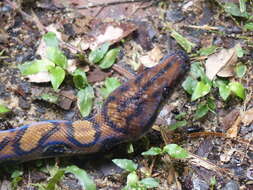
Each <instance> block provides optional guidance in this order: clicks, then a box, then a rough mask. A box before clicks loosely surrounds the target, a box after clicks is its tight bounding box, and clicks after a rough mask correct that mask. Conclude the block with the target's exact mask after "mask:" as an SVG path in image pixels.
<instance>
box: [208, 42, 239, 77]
mask: <svg viewBox="0 0 253 190" xmlns="http://www.w3.org/2000/svg"><path fill="white" fill-rule="evenodd" d="M236 61H237V54H236V50H235V47H233V48H231V49H222V50H221V51H219V52H218V53H215V54H212V55H210V56H209V57H208V59H207V60H206V63H205V67H206V75H207V77H208V78H209V79H210V80H212V79H213V78H214V77H215V75H218V76H220V77H230V76H233V73H234V69H233V65H234V64H235V63H236Z"/></svg>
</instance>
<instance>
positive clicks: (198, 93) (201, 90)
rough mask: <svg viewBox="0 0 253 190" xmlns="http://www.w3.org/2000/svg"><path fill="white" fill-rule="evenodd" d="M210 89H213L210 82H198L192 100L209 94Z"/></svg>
mask: <svg viewBox="0 0 253 190" xmlns="http://www.w3.org/2000/svg"><path fill="white" fill-rule="evenodd" d="M210 90H211V86H210V84H208V83H204V82H203V81H200V82H198V83H197V86H196V88H195V89H194V92H193V94H192V97H191V101H195V100H197V99H198V98H200V97H203V96H205V95H207V94H208V93H209V92H210Z"/></svg>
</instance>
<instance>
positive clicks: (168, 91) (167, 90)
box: [163, 86, 170, 97]
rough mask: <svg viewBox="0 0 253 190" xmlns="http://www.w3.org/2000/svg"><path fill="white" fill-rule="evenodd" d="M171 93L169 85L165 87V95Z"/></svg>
mask: <svg viewBox="0 0 253 190" xmlns="http://www.w3.org/2000/svg"><path fill="white" fill-rule="evenodd" d="M169 93H170V88H169V87H168V86H166V87H164V88H163V96H165V97H166V96H168V95H169Z"/></svg>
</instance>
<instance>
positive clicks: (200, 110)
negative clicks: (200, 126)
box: [194, 103, 209, 120]
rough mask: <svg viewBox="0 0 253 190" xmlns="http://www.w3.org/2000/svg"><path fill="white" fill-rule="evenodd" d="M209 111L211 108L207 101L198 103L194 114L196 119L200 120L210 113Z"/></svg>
mask: <svg viewBox="0 0 253 190" xmlns="http://www.w3.org/2000/svg"><path fill="white" fill-rule="evenodd" d="M208 111H209V109H208V106H207V104H206V103H203V104H200V105H198V107H197V110H196V113H195V114H194V119H195V120H198V119H200V118H202V117H204V116H205V115H206V114H207V113H208Z"/></svg>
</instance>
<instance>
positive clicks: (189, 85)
mask: <svg viewBox="0 0 253 190" xmlns="http://www.w3.org/2000/svg"><path fill="white" fill-rule="evenodd" d="M238 67H239V68H237V73H238V74H237V75H238V76H239V77H242V76H243V75H244V74H245V73H246V68H245V66H244V65H243V66H241V65H239V66H238ZM182 86H183V88H184V90H185V91H186V92H187V93H188V94H190V95H191V101H196V100H198V99H200V98H202V97H204V96H206V95H208V94H209V93H210V92H211V90H212V88H218V89H219V94H220V96H221V98H222V99H223V100H227V99H228V97H229V96H230V95H231V94H234V95H235V96H237V97H239V98H240V99H242V100H244V99H245V96H246V93H245V88H244V87H243V85H242V84H241V83H239V82H233V81H232V82H229V81H228V80H225V79H220V78H217V79H216V80H213V81H211V80H210V79H208V77H207V76H206V74H205V72H204V67H203V66H202V65H201V63H200V62H194V63H192V64H191V69H190V75H189V76H188V77H187V78H186V79H185V81H184V82H183V83H182ZM215 109H216V106H215V102H214V100H213V99H212V98H208V99H207V100H206V101H202V102H201V103H200V104H199V105H198V106H197V110H196V113H195V115H194V119H195V120H197V119H200V118H202V117H204V116H205V115H206V114H207V113H208V112H209V111H211V112H213V113H215Z"/></svg>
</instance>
